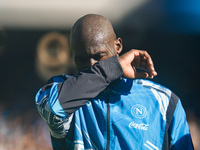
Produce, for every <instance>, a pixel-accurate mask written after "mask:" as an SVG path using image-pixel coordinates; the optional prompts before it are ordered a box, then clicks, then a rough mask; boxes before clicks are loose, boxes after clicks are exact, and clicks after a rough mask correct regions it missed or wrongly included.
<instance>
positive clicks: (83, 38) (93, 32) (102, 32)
mask: <svg viewBox="0 0 200 150" xmlns="http://www.w3.org/2000/svg"><path fill="white" fill-rule="evenodd" d="M115 39H116V35H115V32H114V30H113V27H112V25H111V23H110V21H109V20H107V19H106V18H105V17H103V16H101V15H96V14H88V15H85V16H83V17H81V18H80V19H78V20H77V21H76V23H75V24H74V26H73V27H72V30H71V35H70V45H71V46H72V50H73V49H74V48H75V47H74V46H76V45H77V44H79V45H80V44H81V45H82V46H83V47H85V46H90V45H92V46H94V45H100V44H105V43H107V42H108V41H109V40H115Z"/></svg>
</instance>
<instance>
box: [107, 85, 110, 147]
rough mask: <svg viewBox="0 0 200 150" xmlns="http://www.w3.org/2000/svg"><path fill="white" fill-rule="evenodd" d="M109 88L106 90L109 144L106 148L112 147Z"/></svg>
mask: <svg viewBox="0 0 200 150" xmlns="http://www.w3.org/2000/svg"><path fill="white" fill-rule="evenodd" d="M109 98H110V97H109V88H107V90H106V103H107V144H106V150H109V147H110V104H109Z"/></svg>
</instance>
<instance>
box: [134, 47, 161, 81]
mask: <svg viewBox="0 0 200 150" xmlns="http://www.w3.org/2000/svg"><path fill="white" fill-rule="evenodd" d="M134 51H135V52H134V55H135V59H134V60H133V63H132V64H133V65H134V66H135V67H136V68H142V69H145V70H146V71H148V73H140V74H139V75H138V76H139V77H140V76H142V78H153V77H154V76H156V75H157V72H156V71H155V68H154V65H153V61H152V59H151V56H150V55H149V54H148V53H147V52H146V51H142V50H134Z"/></svg>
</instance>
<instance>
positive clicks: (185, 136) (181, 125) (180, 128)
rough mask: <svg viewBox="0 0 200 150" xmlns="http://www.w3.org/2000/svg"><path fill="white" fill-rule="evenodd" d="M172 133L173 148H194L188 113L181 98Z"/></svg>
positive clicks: (174, 149) (175, 113) (177, 149)
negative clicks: (187, 118) (187, 117)
mask: <svg viewBox="0 0 200 150" xmlns="http://www.w3.org/2000/svg"><path fill="white" fill-rule="evenodd" d="M169 131H170V133H171V146H172V147H171V150H182V149H185V150H193V149H194V148H193V144H192V139H191V135H190V131H189V125H188V123H187V120H186V114H185V111H184V109H183V107H182V104H181V101H180V99H179V101H178V103H177V106H176V109H175V112H174V115H173V118H172V121H171V125H170V128H169Z"/></svg>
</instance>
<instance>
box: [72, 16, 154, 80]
mask: <svg viewBox="0 0 200 150" xmlns="http://www.w3.org/2000/svg"><path fill="white" fill-rule="evenodd" d="M70 46H71V49H72V51H73V54H74V60H75V64H76V67H77V69H78V71H81V70H83V69H85V68H87V67H89V66H91V65H94V64H95V63H96V62H98V61H102V60H105V59H107V58H109V57H112V56H114V55H115V56H117V57H118V59H119V62H120V64H121V66H122V69H123V76H124V77H125V78H131V79H136V78H153V77H154V76H156V75H157V73H156V71H155V69H154V66H153V62H152V59H151V57H150V55H149V54H148V53H147V52H146V51H142V50H135V49H132V50H130V51H128V52H127V53H125V54H123V55H122V56H119V54H120V53H121V51H122V48H123V46H122V39H121V38H116V35H115V32H114V30H113V27H112V25H111V23H110V22H109V21H108V20H107V19H106V18H105V17H103V16H101V15H96V14H88V15H86V16H83V17H82V18H80V19H79V20H78V21H77V22H76V23H75V24H74V26H73V28H72V31H71V35H70ZM136 67H138V68H142V69H145V70H146V71H147V72H137V71H136V69H135V68H136Z"/></svg>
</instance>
